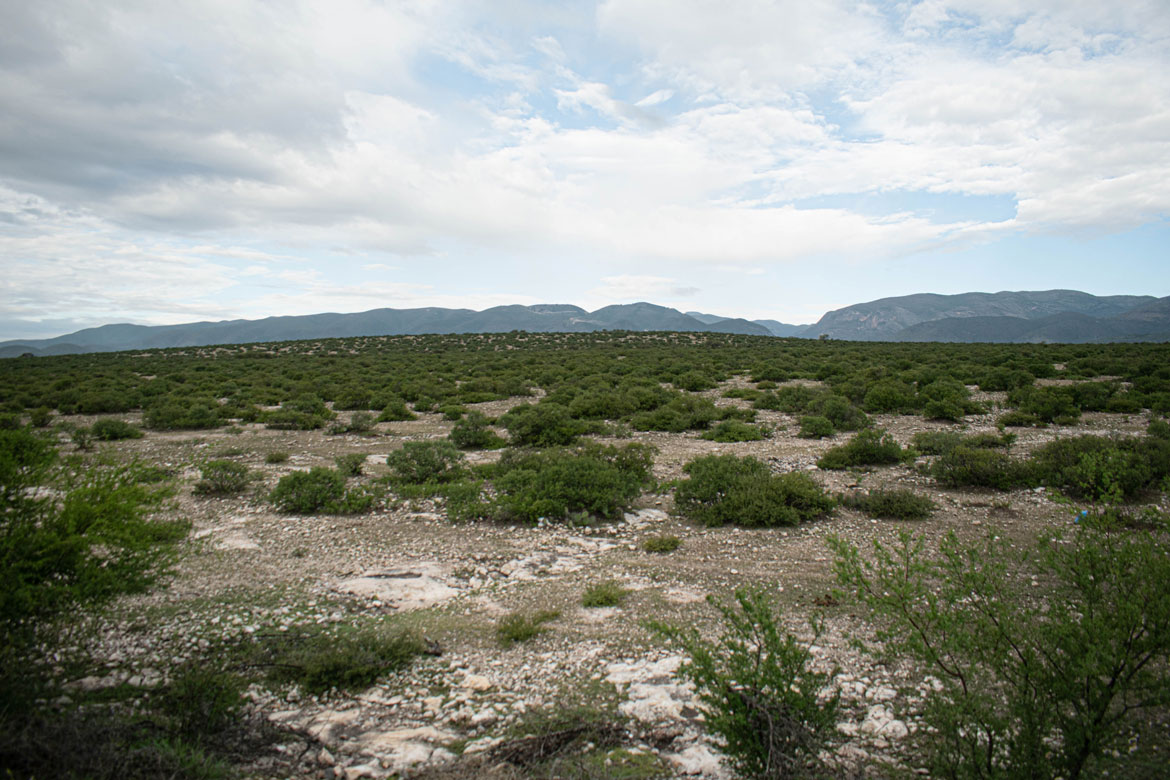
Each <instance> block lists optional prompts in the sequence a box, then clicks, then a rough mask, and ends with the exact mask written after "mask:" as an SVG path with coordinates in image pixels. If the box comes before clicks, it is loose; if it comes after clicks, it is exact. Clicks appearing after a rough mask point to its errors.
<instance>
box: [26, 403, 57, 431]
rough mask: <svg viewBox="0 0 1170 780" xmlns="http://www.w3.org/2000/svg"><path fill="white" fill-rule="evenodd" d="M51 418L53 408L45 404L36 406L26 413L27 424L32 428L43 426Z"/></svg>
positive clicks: (45, 425)
mask: <svg viewBox="0 0 1170 780" xmlns="http://www.w3.org/2000/svg"><path fill="white" fill-rule="evenodd" d="M52 419H53V410H52V409H50V408H49V407H47V406H38V407H37V408H36V409H33V410H32V411H30V412H29V413H28V424H29V425H31V426H32V427H34V428H45V427H47V426H48V424H49V423H50V422H51V421H52Z"/></svg>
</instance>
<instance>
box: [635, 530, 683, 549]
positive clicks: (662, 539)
mask: <svg viewBox="0 0 1170 780" xmlns="http://www.w3.org/2000/svg"><path fill="white" fill-rule="evenodd" d="M681 545H682V540H681V539H679V538H678V537H677V536H675V535H673V534H658V535H657V536H648V537H646V538H645V539H643V540H642V549H643V550H645V551H646V552H650V553H669V552H674V551H675V550H677V549H678V548H679V546H681Z"/></svg>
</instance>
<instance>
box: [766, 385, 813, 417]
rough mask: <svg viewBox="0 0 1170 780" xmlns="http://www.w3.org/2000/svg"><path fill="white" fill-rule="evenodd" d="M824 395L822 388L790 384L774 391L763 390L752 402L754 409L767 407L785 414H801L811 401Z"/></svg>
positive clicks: (806, 409) (805, 410)
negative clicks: (815, 388)
mask: <svg viewBox="0 0 1170 780" xmlns="http://www.w3.org/2000/svg"><path fill="white" fill-rule="evenodd" d="M821 395H824V391H823V390H813V389H812V388H810V387H806V386H804V385H790V386H788V387H781V388H778V389H777V390H776V391H775V392H771V391H769V392H765V393H763V394H762V395H761V396H760V397H759V398H757V399H756V400H755V402H754V403H753V404H752V406H754V407H755V408H756V409H768V410H771V411H774V412H786V413H787V414H802V413H804V412H807V411H809V410H810V409H811V408H812V405H813V402H814V401H815V400H816V399H817V398H818V397H820V396H821Z"/></svg>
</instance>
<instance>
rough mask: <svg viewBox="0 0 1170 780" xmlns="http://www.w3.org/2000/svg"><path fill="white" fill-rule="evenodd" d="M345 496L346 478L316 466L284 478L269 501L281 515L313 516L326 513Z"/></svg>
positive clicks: (270, 495) (277, 484)
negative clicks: (324, 510)
mask: <svg viewBox="0 0 1170 780" xmlns="http://www.w3.org/2000/svg"><path fill="white" fill-rule="evenodd" d="M344 495H345V477H343V476H342V475H341V474H338V473H337V472H336V471H334V470H333V469H326V468H321V467H320V466H317V467H314V468H312V469H310V470H308V471H294V472H293V473H291V474H286V475H284V476H283V477H281V478H280V481H279V482H277V483H276V487H275V488H273V490H272V493H271V494H269V496H268V500H269V501H271V502H272V503H273V504H275V505H276V508H277V509H279V510H280V511H281V512H289V513H298V514H310V513H312V512H319V511H321V510H323V509H327V508H328V507H329V505H330V504H333V503H335V502H338V501H340V500H341V499H342V497H343V496H344Z"/></svg>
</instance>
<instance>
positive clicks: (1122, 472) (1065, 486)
mask: <svg viewBox="0 0 1170 780" xmlns="http://www.w3.org/2000/svg"><path fill="white" fill-rule="evenodd" d="M1029 466H1030V469H1031V474H1032V477H1033V479H1034V480H1037V481H1039V482H1041V483H1043V484H1045V485H1048V486H1050V487H1055V488H1059V489H1060V490H1062V491H1064V492H1066V493H1068V494H1069V495H1072V496H1075V497H1077V498H1084V499H1088V500H1090V501H1099V502H1105V503H1115V502H1120V501H1131V500H1133V499H1135V498H1137V497H1138V496H1140V495H1141V493H1142V492H1143V491H1145V490H1149V489H1151V488H1154V487H1156V486H1158V485H1159V484H1160V483H1161V481H1162V480H1163V479H1165V478H1166V476H1167V474H1168V473H1170V441H1167V440H1165V439H1158V438H1152V437H1145V438H1118V439H1113V438H1106V437H1103V436H1076V437H1072V438H1067V439H1057V440H1056V441H1053V442H1049V443H1048V444H1046V445H1044V446H1043V447H1040V448H1039V449H1037V450H1036V451H1035V452H1033V453H1032V456H1031V458H1030V459H1029Z"/></svg>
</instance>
